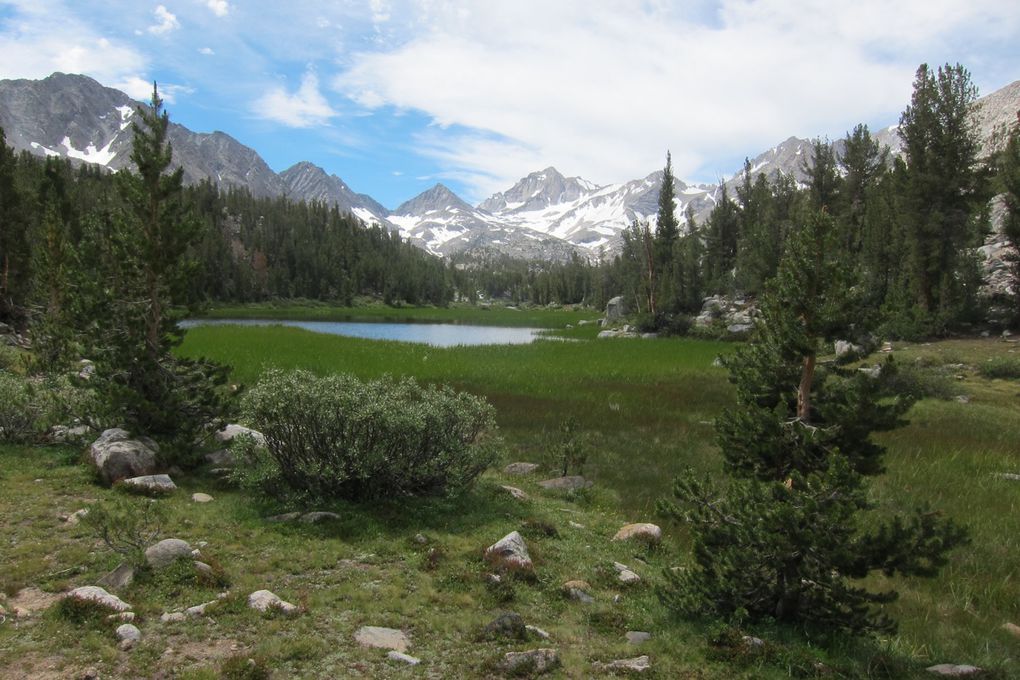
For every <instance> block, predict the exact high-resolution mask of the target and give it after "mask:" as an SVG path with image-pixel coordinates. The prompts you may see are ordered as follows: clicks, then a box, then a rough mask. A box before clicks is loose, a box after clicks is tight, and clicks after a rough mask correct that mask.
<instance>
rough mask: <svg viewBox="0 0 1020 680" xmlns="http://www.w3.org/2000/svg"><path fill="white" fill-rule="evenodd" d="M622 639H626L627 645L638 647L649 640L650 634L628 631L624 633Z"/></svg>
mask: <svg viewBox="0 0 1020 680" xmlns="http://www.w3.org/2000/svg"><path fill="white" fill-rule="evenodd" d="M624 637H625V638H627V644H628V645H640V644H641V643H642V642H648V641H649V640H651V639H652V634H651V633H648V632H645V631H643V630H628V631H627V632H626V633H624Z"/></svg>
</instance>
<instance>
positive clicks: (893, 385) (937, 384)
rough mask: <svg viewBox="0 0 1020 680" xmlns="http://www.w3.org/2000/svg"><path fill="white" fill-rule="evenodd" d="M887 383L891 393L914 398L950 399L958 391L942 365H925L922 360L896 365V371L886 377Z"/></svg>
mask: <svg viewBox="0 0 1020 680" xmlns="http://www.w3.org/2000/svg"><path fill="white" fill-rule="evenodd" d="M887 385H888V386H889V389H890V391H891V392H892V393H893V394H902V395H910V396H912V397H914V398H915V399H926V398H931V399H952V398H953V397H954V396H955V395H957V394H959V393H960V390H959V388H958V387H957V385H956V381H955V380H953V378H951V377H950V375H949V374H948V373H947V372H946V371H945V369H944V368H943V367H938V368H932V367H927V366H925V365H924V362H920V363H915V364H913V365H911V364H899V365H897V370H896V372H895V373H893V374H891V375H890V376H889V377H888V378H887Z"/></svg>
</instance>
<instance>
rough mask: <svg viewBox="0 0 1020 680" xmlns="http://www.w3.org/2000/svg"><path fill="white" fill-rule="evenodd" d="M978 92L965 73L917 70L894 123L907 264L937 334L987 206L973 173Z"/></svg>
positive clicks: (954, 300)
mask: <svg viewBox="0 0 1020 680" xmlns="http://www.w3.org/2000/svg"><path fill="white" fill-rule="evenodd" d="M975 99H977V88H976V87H975V86H974V85H973V84H972V83H971V80H970V73H969V72H968V71H967V70H966V69H965V68H963V67H962V66H960V65H959V64H957V65H955V66H950V65H948V64H947V65H946V66H943V67H939V69H938V72H937V73H932V71H931V70H930V69H929V68H928V65H927V64H922V65H921V66H920V68H918V70H917V75H916V78H915V80H914V92H913V95H912V97H911V100H910V105H909V106H908V107H907V108H906V110H904V112H903V115H902V116H900V127H899V133H900V136H901V137H902V139H903V145H904V152H905V154H906V161H907V167H906V182H905V185H904V190H905V193H906V208H907V210H906V212H905V214H904V218H905V221H906V227H907V236H908V239H907V244H906V245H907V247H908V253H907V255H908V263H909V272H910V276H911V280H912V281H911V283H912V292H913V293H914V295H915V299H916V304H917V305H919V306H920V308H921V310H922V311H923V313H924V314H925V315H926V316H927V321H928V330H930V331H935V332H939V331H942V330H944V329H945V327H946V326H947V324H949V323H951V322H953V321H954V320H955V319H956V318H957V317H958V316H959V313H960V310H961V309H962V308H963V306H964V304H963V303H964V302H965V301H964V296H965V293H966V291H965V290H963V289H962V288H961V284H962V283H963V282H964V281H966V280H967V279H968V278H970V277H969V276H968V273H967V272H966V271H965V268H966V267H967V266H968V261H967V258H966V253H967V252H968V249H972V248H975V247H977V246H978V245H980V237H981V232H982V227H983V225H982V224H981V223H980V221H979V217H980V214H981V211H982V209H983V207H984V205H985V203H986V201H987V199H988V198H989V197H988V196H987V187H986V186H985V182H984V178H983V176H982V175H981V174H980V173H979V172H978V168H977V153H978V148H979V144H978V138H977V134H976V132H975V130H974V127H973V123H972V122H971V119H970V117H969V111H970V106H971V104H972V103H973V102H974V101H975Z"/></svg>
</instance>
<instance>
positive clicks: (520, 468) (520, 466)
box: [503, 463, 539, 475]
mask: <svg viewBox="0 0 1020 680" xmlns="http://www.w3.org/2000/svg"><path fill="white" fill-rule="evenodd" d="M538 467H539V466H538V463H510V464H509V465H507V466H506V467H505V468H503V474H507V475H530V474H531V473H532V472H534V471H535V470H537V469H538Z"/></svg>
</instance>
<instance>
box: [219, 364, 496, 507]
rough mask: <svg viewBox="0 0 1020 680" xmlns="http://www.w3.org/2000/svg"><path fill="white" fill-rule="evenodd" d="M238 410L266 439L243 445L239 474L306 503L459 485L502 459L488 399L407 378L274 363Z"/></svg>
mask: <svg viewBox="0 0 1020 680" xmlns="http://www.w3.org/2000/svg"><path fill="white" fill-rule="evenodd" d="M241 409H242V412H243V415H244V416H245V417H246V419H247V420H248V422H249V423H250V424H251V425H252V426H253V427H255V428H256V429H257V430H259V431H260V432H262V433H263V434H264V435H265V437H266V442H267V446H266V448H265V449H259V448H257V447H256V446H255V444H254V442H252V441H250V440H248V441H243V440H242V442H241V443H240V444H239V445H237V449H239V450H238V451H237V453H238V454H239V456H240V458H241V460H244V461H245V462H246V464H244V465H241V466H240V467H239V469H240V471H239V473H238V478H239V481H240V482H241V483H242V484H243V485H245V486H247V487H249V488H253V489H256V490H258V491H260V492H262V493H265V494H267V495H271V496H275V497H277V498H282V499H286V500H289V501H294V502H299V503H300V502H314V501H320V500H330V499H338V498H339V499H347V500H365V499H373V498H381V497H387V496H403V495H432V494H450V493H456V492H458V491H460V490H462V489H464V488H465V487H467V486H468V485H470V484H471V483H472V482H473V481H474V480H475V478H476V477H477V476H478V475H479V474H481V473H482V471H483V470H484V469H485V468H486V467H487V466H488V465H489V464H490V463H491V462H492V461H493V460H494V459H495V457H496V444H497V443H498V440H497V439H496V438H495V437H494V436H492V434H493V432H494V431H495V419H494V410H493V408H492V406H491V405H489V403H488V402H486V401H485V400H484V399H482V398H480V397H475V396H472V395H469V394H465V393H458V392H455V391H453V390H452V389H450V388H449V387H445V386H442V387H433V386H421V385H419V384H418V383H416V382H415V381H414V380H412V379H410V378H403V379H394V378H390V377H383V378H381V379H379V380H374V381H370V382H362V381H360V380H358V379H357V378H355V377H353V376H350V375H331V376H327V377H317V376H315V375H313V374H312V373H309V372H306V371H290V372H283V371H278V370H273V371H270V372H268V373H267V374H265V375H264V376H263V378H262V379H261V380H260V381H259V383H258V384H257V385H256V386H255V387H254V388H252V389H251V390H250V391H248V392H247V393H246V395H245V397H244V399H243V401H242V405H241Z"/></svg>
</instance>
